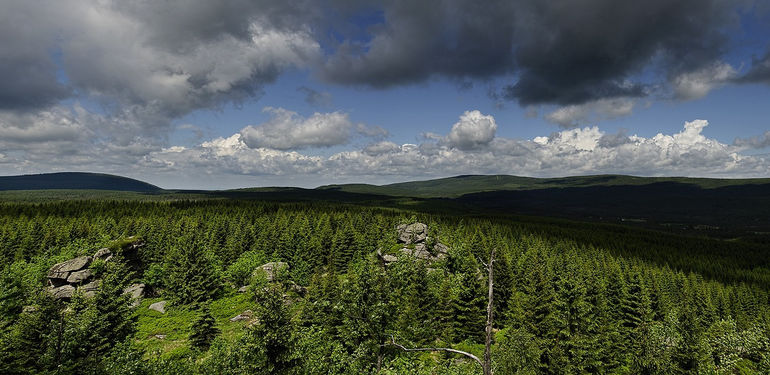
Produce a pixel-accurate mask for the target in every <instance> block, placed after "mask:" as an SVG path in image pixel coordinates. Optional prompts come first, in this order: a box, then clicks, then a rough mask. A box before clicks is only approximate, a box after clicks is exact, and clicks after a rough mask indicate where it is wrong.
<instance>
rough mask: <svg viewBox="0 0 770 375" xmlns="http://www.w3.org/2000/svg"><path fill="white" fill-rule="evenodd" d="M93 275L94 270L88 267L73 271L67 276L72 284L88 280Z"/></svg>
mask: <svg viewBox="0 0 770 375" xmlns="http://www.w3.org/2000/svg"><path fill="white" fill-rule="evenodd" d="M91 276H93V272H91V270H90V269H88V268H86V269H84V270H80V271H75V272H71V273H70V275H69V276H67V282H68V283H70V284H79V283H82V282H83V281H86V280H88V279H89V278H91Z"/></svg>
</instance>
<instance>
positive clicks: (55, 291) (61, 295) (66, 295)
mask: <svg viewBox="0 0 770 375" xmlns="http://www.w3.org/2000/svg"><path fill="white" fill-rule="evenodd" d="M49 291H50V292H51V295H52V296H53V298H56V299H70V298H72V295H73V294H74V293H75V287H74V286H72V285H62V286H59V287H56V288H50V289H49Z"/></svg>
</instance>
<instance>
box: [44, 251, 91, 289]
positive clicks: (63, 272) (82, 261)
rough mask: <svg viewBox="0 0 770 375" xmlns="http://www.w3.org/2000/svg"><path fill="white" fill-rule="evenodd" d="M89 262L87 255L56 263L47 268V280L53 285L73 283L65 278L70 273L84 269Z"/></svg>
mask: <svg viewBox="0 0 770 375" xmlns="http://www.w3.org/2000/svg"><path fill="white" fill-rule="evenodd" d="M89 264H91V257H89V256H84V257H77V258H74V259H70V260H68V261H64V262H61V263H57V264H55V265H54V266H53V267H51V269H49V270H48V282H49V283H50V284H51V285H52V286H54V287H59V286H63V285H65V284H74V283H72V282H69V281H68V280H67V279H69V277H70V274H71V273H73V272H79V271H81V270H83V269H85V268H86V267H88V265H89ZM81 281H82V280H81Z"/></svg>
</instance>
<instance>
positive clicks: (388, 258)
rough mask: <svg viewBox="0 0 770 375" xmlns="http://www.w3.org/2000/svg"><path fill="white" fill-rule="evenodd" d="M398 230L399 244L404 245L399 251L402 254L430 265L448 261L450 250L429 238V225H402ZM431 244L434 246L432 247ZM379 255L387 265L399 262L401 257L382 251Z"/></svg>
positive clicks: (378, 252)
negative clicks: (444, 260)
mask: <svg viewBox="0 0 770 375" xmlns="http://www.w3.org/2000/svg"><path fill="white" fill-rule="evenodd" d="M396 230H397V231H398V243H399V244H402V245H403V247H402V248H401V249H400V250H399V253H400V254H403V255H407V256H412V257H415V258H417V259H421V260H424V261H427V262H429V263H433V262H436V261H439V260H443V259H446V257H447V253H448V251H449V248H448V247H447V246H446V245H444V244H442V243H441V242H438V241H434V239H433V238H431V237H430V236H428V226H427V225H425V224H423V223H412V224H408V225H407V224H401V225H399V226H398V227H397V228H396ZM430 244H433V245H432V246H430ZM377 255H378V256H379V257H380V259H381V260H382V261H383V263H385V265H389V264H391V263H393V262H396V261H398V257H399V256H400V255H392V254H383V253H382V250H377Z"/></svg>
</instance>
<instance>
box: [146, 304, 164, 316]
mask: <svg viewBox="0 0 770 375" xmlns="http://www.w3.org/2000/svg"><path fill="white" fill-rule="evenodd" d="M167 303H168V302H166V301H160V302H155V303H153V304H152V305H150V306H149V307H148V309H150V310H155V311H157V312H159V313H161V314H165V313H166V304H167Z"/></svg>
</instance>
